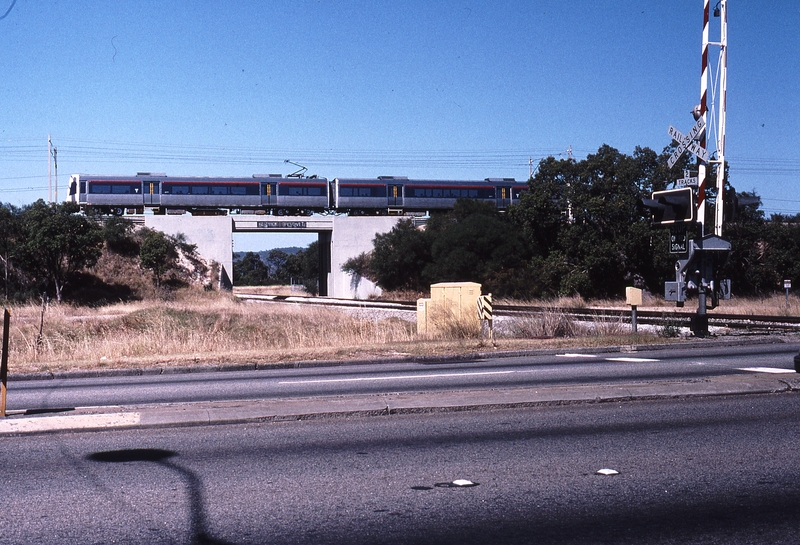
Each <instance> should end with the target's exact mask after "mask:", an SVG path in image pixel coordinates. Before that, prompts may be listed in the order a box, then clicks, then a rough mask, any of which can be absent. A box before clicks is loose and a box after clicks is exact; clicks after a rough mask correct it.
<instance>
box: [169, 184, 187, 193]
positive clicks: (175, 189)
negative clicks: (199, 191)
mask: <svg viewBox="0 0 800 545" xmlns="http://www.w3.org/2000/svg"><path fill="white" fill-rule="evenodd" d="M164 193H166V194H167V195H169V194H170V193H171V194H173V195H188V194H189V186H188V185H172V184H170V185H167V184H164Z"/></svg>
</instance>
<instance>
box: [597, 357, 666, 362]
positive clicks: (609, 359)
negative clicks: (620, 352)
mask: <svg viewBox="0 0 800 545" xmlns="http://www.w3.org/2000/svg"><path fill="white" fill-rule="evenodd" d="M606 361H622V362H629V363H647V362H651V361H660V360H654V359H650V358H626V357H619V358H606Z"/></svg>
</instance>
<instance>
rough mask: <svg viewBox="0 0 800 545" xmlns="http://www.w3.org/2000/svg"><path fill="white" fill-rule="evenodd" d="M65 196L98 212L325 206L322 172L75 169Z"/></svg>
mask: <svg viewBox="0 0 800 545" xmlns="http://www.w3.org/2000/svg"><path fill="white" fill-rule="evenodd" d="M69 200H71V201H73V202H77V203H79V204H80V205H82V206H87V207H93V208H95V209H98V210H100V211H101V212H102V213H107V214H115V215H121V214H123V213H126V212H127V213H137V214H141V213H143V212H144V209H145V208H147V209H152V210H153V212H155V213H170V212H176V213H183V212H190V213H192V214H214V213H219V214H223V213H227V211H229V210H249V211H253V212H261V213H271V212H274V213H277V214H281V215H283V214H311V213H313V212H322V211H324V210H327V209H328V206H329V198H328V181H327V180H326V179H325V178H304V179H297V178H284V177H281V176H271V175H266V176H259V175H254V176H253V177H252V178H197V177H168V176H166V175H164V174H153V173H139V174H137V175H136V176H130V177H125V176H91V175H84V174H75V175H73V176H71V179H70V196H69Z"/></svg>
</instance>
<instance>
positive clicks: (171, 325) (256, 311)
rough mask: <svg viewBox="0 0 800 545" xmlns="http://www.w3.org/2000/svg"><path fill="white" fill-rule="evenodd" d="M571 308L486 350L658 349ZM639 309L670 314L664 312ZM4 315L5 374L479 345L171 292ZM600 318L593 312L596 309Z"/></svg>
mask: <svg viewBox="0 0 800 545" xmlns="http://www.w3.org/2000/svg"><path fill="white" fill-rule="evenodd" d="M579 303H580V304H581V305H584V304H585V303H583V302H582V301H580V302H574V301H571V302H566V304H565V302H564V301H555V302H552V303H551V304H550V308H551V310H550V312H545V313H542V314H536V315H534V314H531V315H529V316H524V317H521V318H519V319H517V320H515V321H513V322H512V323H511V324H510V325H509V326H508V328H507V329H506V330H505V331H503V332H500V333H499V334H498V335H497V337H496V341H495V345H494V346H495V348H497V349H503V350H520V349H532V348H561V347H569V346H577V345H581V346H602V345H630V344H644V343H649V342H663V339H659V338H658V337H657V335H655V334H651V335H647V334H639V335H638V336H631V335H630V333H629V328H628V324H623V323H621V322H619V321H604V320H601V319H599V318H598V320H595V322H594V323H592V324H586V323H580V322H576V321H575V320H574V319H573V318H571V317H570V316H568V315H567V314H565V313H563V312H560V311H559V309H560V308H562V307H563V306H580V305H579ZM592 306H595V307H597V306H603V307H606V306H610V305H608V304H607V303H604V304H603V305H592ZM615 306H617V307H619V306H622V305H620V304H619V303H617V304H616V305H615ZM687 307H688V304H687ZM648 308H661V309H663V310H673V309H674V308H675V307H674V305H672V304H665V305H664V306H662V307H658V306H655V305H653V306H649V307H648ZM799 311H800V301H798V299H797V298H796V297H790V305H789V307H787V306H786V303H785V298H784V297H774V298H771V299H766V300H758V301H756V300H748V301H743V300H734V301H726V302H723V305H722V306H721V307H720V312H732V313H742V314H748V313H749V314H771V315H776V314H777V315H783V314H781V313H785V314H792V315H797V314H798V312H799ZM11 312H12V319H11V338H10V358H9V361H10V365H9V368H10V373H11V374H12V375H13V374H15V373H23V372H38V371H63V370H73V369H98V368H124V367H139V368H141V367H148V366H160V367H169V366H181V365H192V364H214V363H259V364H267V363H270V362H287V361H299V360H335V359H351V358H368V357H381V356H383V357H387V356H388V357H391V356H397V355H414V356H421V355H449V354H457V353H464V352H474V351H476V350H483V349H485V347H486V346H487V343H486V341H485V339H484V338H483V337H482V336H481V333H480V331H479V330H477V329H476V328H475V325H474V322H473V323H471V324H466V325H465V324H463V323H461V322H459V321H453V322H452V323H449V324H445V325H444V327H443V328H442V329H441V331H440V332H439V333H438V334H436V335H435V336H431V337H429V338H420V337H418V336H417V335H416V324H415V323H413V322H408V321H407V320H403V319H400V318H384V317H376V315H375V314H357V313H356V314H353V313H352V312H348V311H345V310H340V309H335V308H320V307H311V306H304V305H296V304H282V303H281V304H279V303H270V304H263V303H257V302H240V301H239V300H238V299H236V298H234V297H231V296H230V295H226V294H221V293H217V292H204V291H202V290H192V289H187V290H181V291H179V292H177V295H176V296H175V297H174V298H173V299H171V300H170V301H168V302H164V301H155V300H150V301H142V302H135V303H124V304H123V303H120V304H116V305H110V306H105V307H100V308H93V309H89V308H82V307H73V306H70V305H66V304H62V305H50V306H49V307H47V308H46V311H45V312H44V315H43V320H44V321H43V323H42V322H41V320H42V307H41V305H33V304H31V305H21V306H16V307H13V308H12V309H11ZM600 314H602V311H598V315H600ZM40 327H41V334H40Z"/></svg>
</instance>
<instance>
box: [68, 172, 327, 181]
mask: <svg viewBox="0 0 800 545" xmlns="http://www.w3.org/2000/svg"><path fill="white" fill-rule="evenodd" d="M72 176H79V177H80V178H81V179H85V180H97V181H109V182H110V181H116V182H128V181H130V182H134V181H139V180H159V181H169V182H195V183H204V182H207V183H211V182H225V183H258V182H263V181H267V180H268V181H270V182H278V181H280V182H295V183H311V182H327V181H328V179H327V178H318V177H316V176H311V177H306V178H298V177H293V176H292V177H290V176H283V175H281V174H253V175H252V176H251V177H249V178H248V177H244V176H167V175H166V174H164V173H163V172H152V173H151V172H137V173H136V175H135V176H131V175H130V174H126V175H118V176H117V175H108V174H73V175H72Z"/></svg>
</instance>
